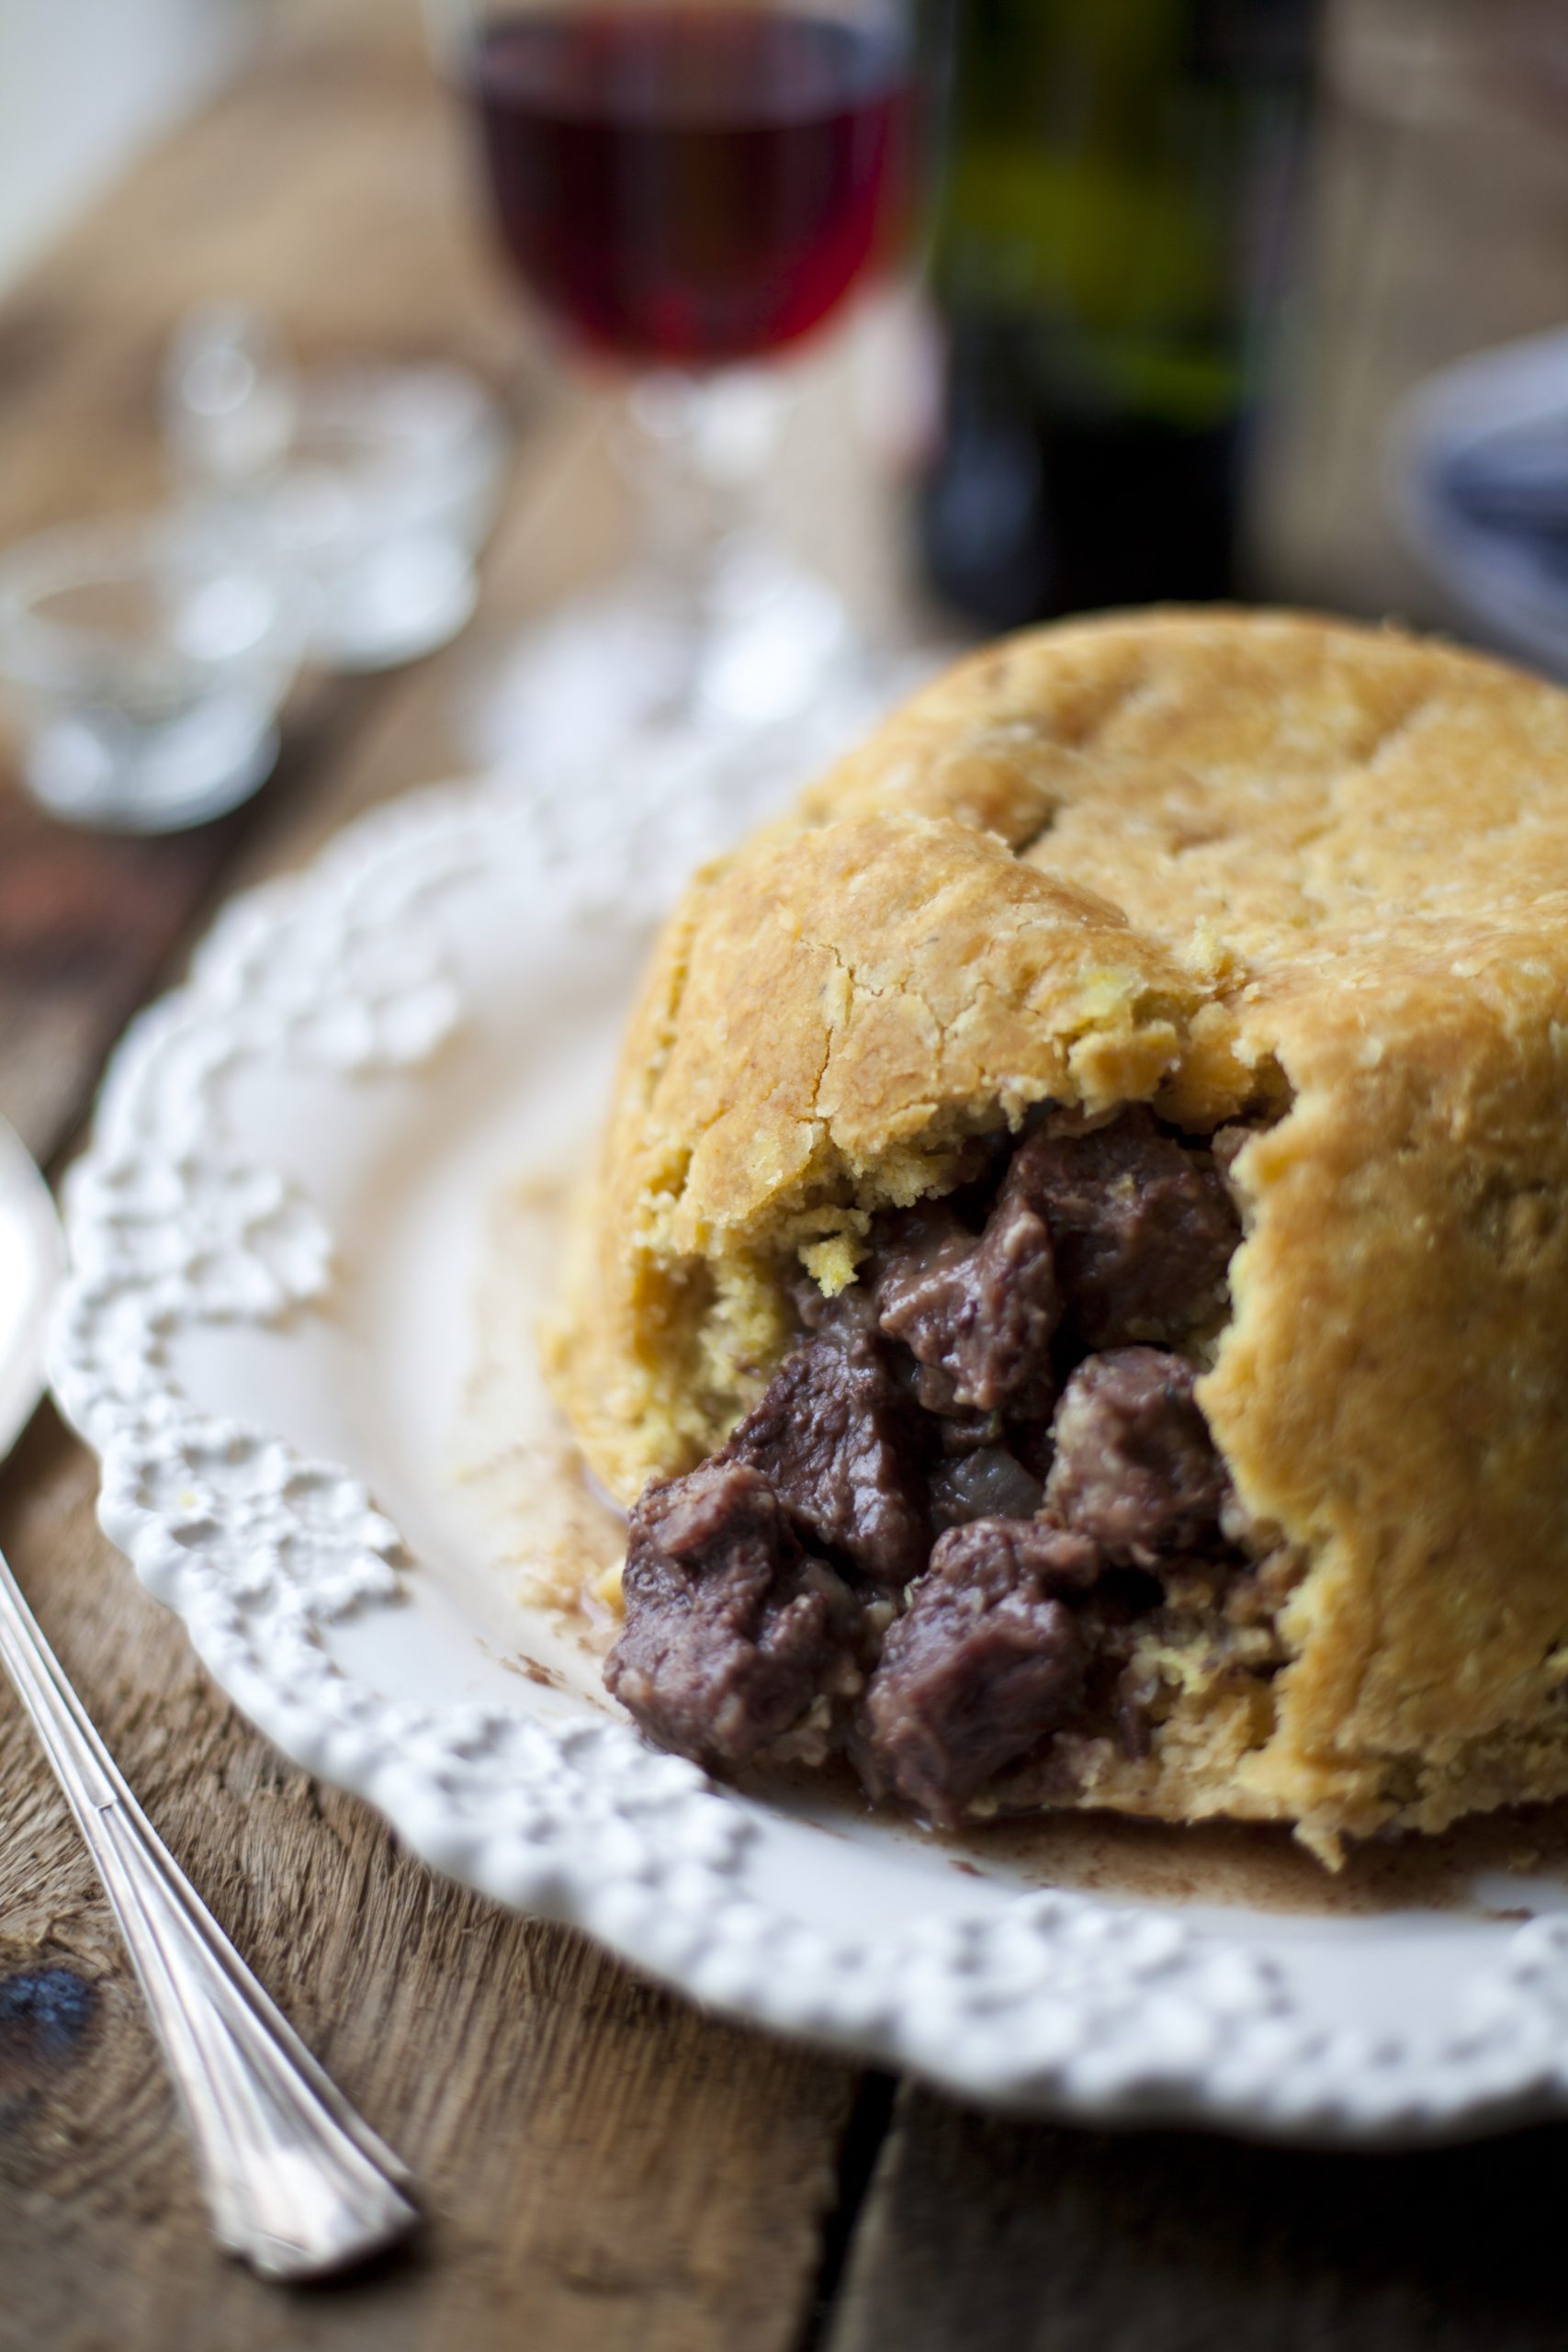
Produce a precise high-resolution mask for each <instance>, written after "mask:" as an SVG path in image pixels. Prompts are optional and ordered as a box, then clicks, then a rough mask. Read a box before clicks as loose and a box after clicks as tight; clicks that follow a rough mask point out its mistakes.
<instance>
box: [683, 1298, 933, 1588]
mask: <svg viewBox="0 0 1568 2352" xmlns="http://www.w3.org/2000/svg"><path fill="white" fill-rule="evenodd" d="M715 1459H716V1461H719V1462H724V1461H734V1462H748V1463H750V1464H751V1465H752V1466H753V1468H755V1469H757V1470H760V1471H761V1474H762V1476H764V1477H765V1478H766V1479H767V1481H768V1484H769V1485H770V1486H771V1487H773V1491H774V1493H775V1494H776V1495H777V1496H778V1498H779V1500H780V1501H781V1502H782V1503H783V1504H784V1508H785V1510H787V1511H788V1512H789V1515H790V1518H791V1520H792V1521H794V1523H795V1528H796V1531H797V1532H799V1533H800V1534H801V1535H802V1536H803V1537H804V1538H805V1539H806V1540H807V1542H808V1543H810V1544H815V1545H817V1546H818V1547H819V1548H820V1549H822V1550H824V1551H826V1552H829V1553H831V1554H832V1555H834V1556H835V1557H836V1558H838V1559H840V1560H842V1561H844V1562H846V1563H847V1564H848V1565H849V1566H851V1567H852V1568H853V1569H854V1570H855V1572H856V1574H857V1575H860V1576H863V1577H869V1578H870V1580H871V1582H872V1583H873V1584H881V1585H901V1584H908V1581H909V1579H910V1577H917V1576H919V1572H920V1570H921V1569H922V1568H923V1567H924V1566H925V1564H926V1555H927V1552H928V1550H929V1549H930V1544H931V1536H930V1532H929V1529H928V1527H927V1523H926V1512H925V1480H924V1476H923V1475H922V1469H921V1459H920V1442H919V1423H918V1419H917V1416H916V1414H915V1411H914V1408H912V1406H911V1405H910V1403H909V1401H908V1397H906V1396H905V1395H904V1394H903V1392H902V1391H901V1389H900V1388H899V1385H898V1383H897V1379H896V1378H895V1376H894V1374H893V1371H892V1367H891V1364H890V1363H889V1361H888V1352H887V1350H886V1348H885V1346H884V1345H883V1343H882V1341H881V1340H878V1339H877V1338H876V1337H875V1335H874V1333H870V1332H865V1331H856V1330H853V1329H849V1330H846V1331H845V1332H844V1333H843V1334H842V1335H841V1336H837V1337H826V1336H824V1337H822V1338H819V1339H815V1340H807V1343H806V1345H805V1346H804V1347H800V1348H797V1349H796V1350H795V1353H794V1354H793V1355H791V1356H786V1357H785V1359H784V1363H782V1364H781V1365H780V1366H779V1369H778V1371H777V1372H776V1373H775V1374H773V1379H772V1381H771V1382H770V1383H769V1385H768V1387H767V1389H766V1391H765V1393H764V1395H763V1396H762V1398H761V1402H760V1403H759V1404H757V1405H756V1406H754V1407H753V1408H752V1409H751V1411H750V1413H748V1414H747V1416H746V1419H744V1420H743V1421H742V1422H741V1424H740V1426H739V1429H738V1430H736V1432H735V1434H734V1436H733V1437H732V1438H731V1439H730V1441H729V1443H728V1445H727V1446H726V1447H725V1448H724V1450H723V1452H722V1453H719V1454H717V1455H716V1456H715Z"/></svg>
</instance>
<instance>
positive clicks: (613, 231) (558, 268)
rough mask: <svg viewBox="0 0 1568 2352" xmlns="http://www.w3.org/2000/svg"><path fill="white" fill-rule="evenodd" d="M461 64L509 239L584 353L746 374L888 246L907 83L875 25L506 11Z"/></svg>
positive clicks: (881, 21) (812, 18) (867, 16)
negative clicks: (884, 234) (741, 365)
mask: <svg viewBox="0 0 1568 2352" xmlns="http://www.w3.org/2000/svg"><path fill="white" fill-rule="evenodd" d="M469 70H470V74H471V79H472V86H473V88H474V91H475V94H476V99H477V104H478V107H479V115H480V119H481V122H482V125H483V138H484V151H485V154H486V158H487V161H488V164H489V172H490V183H491V195H492V198H493V204H494V210H495V216H496V221H497V225H498V228H499V232H500V235H501V240H502V245H503V247H504V249H505V251H506V253H507V254H508V255H509V256H510V258H511V260H512V261H513V265H514V266H515V267H516V269H517V271H518V273H519V275H520V276H521V277H522V278H523V280H524V282H525V284H526V285H527V286H528V287H529V288H531V289H532V291H533V294H534V296H535V298H536V300H537V301H538V302H539V304H540V305H541V306H542V308H543V309H544V310H545V311H546V312H547V315H548V316H549V318H550V319H551V320H552V321H553V322H554V323H555V324H556V326H557V327H558V328H559V329H560V330H561V331H562V332H563V333H564V334H566V335H567V336H568V337H569V338H570V341H571V342H572V343H573V344H574V345H577V346H578V347H579V348H581V349H585V350H587V351H588V352H591V353H593V354H596V355H600V356H610V357H613V358H615V359H617V360H620V361H622V362H625V363H627V364H629V365H632V366H634V367H676V368H693V369H706V368H718V367H725V366H729V365H733V364H735V363H737V362H739V361H742V360H748V359H754V358H756V357H758V356H761V355H762V354H764V353H768V352H773V351H776V350H778V349H780V348H781V347H783V346H784V345H786V344H791V343H794V342H796V341H797V340H798V339H799V338H800V337H801V336H803V335H805V334H809V333H810V332H811V331H812V329H814V328H815V327H818V326H819V325H820V324H821V323H822V322H824V321H825V320H826V319H828V318H829V316H830V315H831V314H832V313H833V312H834V311H836V310H837V309H838V307H839V305H840V302H841V301H842V300H843V299H844V297H845V296H846V295H847V294H848V293H849V292H850V291H851V289H852V288H853V287H854V286H855V285H856V284H857V282H858V281H859V280H860V278H861V277H862V275H863V272H864V271H865V270H866V268H867V266H869V265H870V264H871V262H872V261H873V259H874V256H875V255H876V254H877V253H878V252H879V250H880V245H881V238H880V232H881V230H882V228H883V224H884V219H885V215H886V211H887V209H889V198H890V194H891V191H892V187H893V183H894V180H895V177H896V174H897V162H898V157H899V154H900V151H901V147H902V143H903V142H902V138H901V131H902V127H903V126H902V116H903V114H904V111H905V108H906V105H907V99H908V58H907V54H906V51H905V48H904V45H903V43H902V41H901V40H900V38H899V34H898V29H897V20H896V18H894V17H889V16H888V15H887V13H886V11H885V10H880V9H879V10H874V11H869V12H867V11H862V12H851V13H848V14H841V15H829V14H823V13H819V12H815V11H814V12H812V13H807V12H805V11H803V10H799V9H796V8H794V7H787V8H786V7H765V6H737V5H734V4H733V0H729V5H703V6H698V5H694V4H692V0H689V5H687V6H669V5H667V0H661V5H659V6H643V7H635V8H634V7H627V6H620V7H606V6H603V5H601V0H595V5H592V6H579V7H575V8H571V7H564V6H559V5H556V6H548V7H536V8H534V9H532V10H528V11H524V12H521V13H519V12H517V11H516V10H512V11H509V12H507V13H504V14H502V15H499V16H498V17H496V18H495V19H494V20H493V21H492V22H491V23H489V24H488V25H487V27H486V28H485V29H483V30H482V32H481V34H480V37H479V43H478V46H477V49H476V50H475V51H474V54H473V57H472V61H471V64H470V69H469Z"/></svg>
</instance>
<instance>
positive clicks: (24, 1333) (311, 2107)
mask: <svg viewBox="0 0 1568 2352" xmlns="http://www.w3.org/2000/svg"><path fill="white" fill-rule="evenodd" d="M63 1263H64V1251H63V1245H62V1240H61V1235H60V1227H59V1222H58V1220H57V1218H56V1216H55V1214H54V1204H53V1203H52V1201H51V1198H50V1196H49V1193H48V1191H47V1189H46V1187H45V1185H44V1182H43V1180H42V1178H41V1177H40V1176H39V1172H38V1170H37V1169H36V1168H35V1167H34V1166H33V1163H32V1161H31V1159H29V1158H28V1154H27V1152H26V1151H25V1150H24V1149H23V1147H22V1145H21V1143H20V1142H19V1141H18V1139H17V1136H15V1135H14V1134H13V1132H12V1130H11V1129H10V1128H9V1127H8V1126H7V1125H6V1123H5V1121H4V1120H0V1462H4V1460H5V1458H6V1455H7V1453H9V1452H10V1450H11V1448H12V1446H13V1445H14V1444H15V1442H16V1441H17V1437H18V1436H19V1435H20V1433H21V1431H22V1430H23V1428H24V1427H25V1426H26V1424H27V1422H28V1419H29V1418H30V1417H31V1414H32V1410H33V1408H34V1406H35V1405H36V1404H37V1402H38V1399H39V1394H40V1393H41V1388H42V1369H41V1367H42V1333H43V1326H44V1321H45V1318H46V1315H47V1310H48V1306H49V1301H50V1298H51V1295H52V1293H53V1290H54V1287H55V1284H56V1283H57V1282H58V1280H59V1278H60V1274H61V1272H62V1268H63ZM0 1665H4V1667H5V1668H6V1672H7V1674H8V1675H9V1676H10V1678H11V1680H12V1682H13V1683H14V1684H15V1685H16V1689H17V1696H18V1697H19V1699H20V1700H21V1702H22V1705H23V1706H24V1707H25V1708H26V1710H27V1713H28V1716H29V1717H30V1719H31V1721H32V1724H33V1727H34V1729H35V1730H36V1731H37V1733H38V1736H39V1740H40V1741H41V1743H42V1746H43V1749H44V1753H45V1754H46V1756H47V1757H48V1758H49V1760H50V1763H51V1766H52V1767H53V1769H54V1772H55V1775H56V1777H57V1778H58V1780H59V1781H60V1785H61V1787H62V1789H63V1790H64V1792H65V1794H66V1796H67V1798H68V1799H69V1801H70V1804H71V1809H72V1811H73V1813H74V1815H75V1816H76V1820H77V1824H78V1826H79V1827H80V1829H81V1832H82V1835H83V1838H85V1841H86V1845H87V1850H88V1852H89V1853H90V1854H91V1855H92V1858H93V1860H94V1862H95V1864H96V1868H97V1871H98V1875H99V1877H100V1878H101V1879H102V1880H103V1883H104V1891H105V1893H106V1894H107V1896H108V1899H109V1902H110V1904H111V1905H112V1906H113V1909H114V1914H115V1917H116V1918H117V1919H118V1923H119V1929H120V1933H121V1935H122V1936H123V1937H124V1939H125V1943H126V1949H127V1951H129V1952H130V1958H131V1962H132V1964H133V1966H134V1967H135V1970H136V1973H137V1976H138V1978H139V1979H140V1981H141V1989H142V1992H143V1994H144V1995H145V1996H146V2000H147V2007H148V2010H149V2012H150V2014H151V2016H152V2024H153V2027H154V2030H156V2032H157V2035H158V2039H159V2041H160V2042H161V2043H162V2045H163V2050H164V2058H165V2060H166V2061H167V2064H168V2068H169V2072H170V2075H172V2076H173V2079H174V2084H175V2091H176V2093H177V2094H178V2097H179V2101H180V2105H181V2108H182V2110H183V2112H184V2115H185V2120H186V2128H187V2130H188V2131H189V2133H190V2137H191V2141H192V2143H193V2145H194V2149H195V2153H196V2158H197V2169H198V2171H199V2174H200V2177H201V2182H202V2187H203V2189H204V2191H205V2193H206V2197H207V2202H208V2206H209V2211H210V2212H211V2215H212V2222H213V2227H214V2229H215V2230H216V2232H217V2234H218V2237H219V2239H220V2242H221V2244H222V2245H225V2246H226V2247H227V2248H228V2249H229V2251H230V2252H231V2254H237V2255H240V2256H243V2258H244V2260H246V2261H247V2262H249V2263H250V2264H251V2265H252V2266H253V2267H254V2268H255V2269H256V2270H258V2271H260V2272H261V2274H262V2275H263V2277H265V2278H278V2279H284V2278H290V2279H304V2278H323V2277H325V2276H327V2275H328V2274H329V2273H331V2272H333V2271H337V2270H342V2269H344V2268H346V2267H349V2266H350V2265H351V2264H354V2263H357V2262H362V2261H364V2260H365V2259H366V2258H367V2256H370V2255H373V2254H376V2253H378V2252H380V2251H381V2249H382V2248H384V2247H386V2246H389V2245H395V2244H396V2243H397V2242H398V2241H399V2239H400V2238H402V2237H404V2236H406V2235H407V2233H408V2232H409V2231H410V2230H411V2229H412V2228H413V2226H414V2224H415V2223H416V2222H417V2221H418V2219H419V2211H418V2208H417V2206H416V2205H415V2204H414V2203H413V2201H412V2196H411V2195H410V2194H409V2193H408V2192H409V2191H410V2189H411V2188H412V2182H411V2180H410V2177H409V2175H408V2173H407V2171H406V2170H405V2168H404V2166H403V2165H401V2164H400V2163H399V2161H398V2159H397V2157H396V2156H394V2155H393V2154H392V2153H391V2151H390V2150H389V2148H386V2147H384V2146H383V2145H382V2143H381V2142H380V2141H379V2140H378V2138H377V2137H376V2134H375V2133H374V2132H373V2131H371V2130H370V2128H369V2126H368V2125H367V2124H366V2123H365V2122H363V2121H362V2120H361V2119H360V2118H359V2117H358V2116H357V2115H356V2114H355V2111H354V2109H352V2108H351V2107H350V2106H349V2104H348V2102H347V2100H346V2099H345V2098H343V2096H342V2094H341V2093H340V2092H339V2091H338V2090H336V2089H335V2088H334V2086H333V2084H332V2083H331V2082H330V2081H329V2080H328V2079H327V2076H326V2075H324V2074H323V2073H322V2071H321V2067H320V2066H318V2065H317V2064H316V2062H315V2060H314V2059H313V2058H312V2057H311V2055H310V2052H309V2051H308V2050H307V2049H306V2048H305V2045H304V2043H303V2042H302V2041H300V2040H299V2035H298V2034H297V2033H296V2032H295V2031H294V2030H293V2028H292V2027H291V2026H290V2025H288V2022H287V2020H286V2019H285V2018H283V2017H282V2016H281V2015H280V2014H279V2012H278V2010H277V2009H276V2007H274V2006H273V2004H272V2002H271V2001H270V2000H269V1999H268V1998H267V1996H266V1995H265V1993H264V1992H263V1991H262V1989H261V1986H260V1985H258V1984H257V1983H256V1981H255V1979H254V1976H253V1975H252V1974H251V1973H250V1971H249V1970H248V1969H247V1968H246V1966H245V1965H244V1962H243V1961H242V1960H241V1958H240V1956H239V1954H238V1953H237V1952H236V1951H235V1950H234V1948H233V1946H232V1945H231V1943H230V1941H229V1939H228V1938H227V1937H226V1936H225V1935H224V1934H223V1933H222V1931H221V1929H220V1928H219V1926H218V1924H217V1922H216V1921H215V1920H214V1919H213V1918H212V1917H211V1916H210V1915H209V1912H208V1911H207V1910H206V1908H205V1907H204V1905H202V1903H201V1902H200V1901H199V1899H198V1898H197V1894H196V1893H195V1891H194V1890H193V1889H192V1887H191V1886H190V1884H189V1883H188V1882H187V1881H186V1878H185V1877H184V1876H183V1874H182V1873H181V1871H179V1869H178V1868H177V1867H176V1865H175V1861H174V1860H173V1858H172V1856H171V1855H170V1853H169V1851H168V1849H167V1848H166V1847H165V1846H164V1843H163V1840H162V1839H161V1838H159V1836H158V1834H157V1832H156V1831H155V1830H154V1829H153V1827H152V1823H151V1822H150V1821H149V1820H148V1818H147V1816H146V1815H145V1814H144V1813H143V1812H142V1810H141V1806H140V1805H139V1804H137V1802H136V1799H135V1798H134V1797H133V1796H132V1794H131V1792H130V1789H129V1788H128V1786H127V1785H126V1782H125V1781H124V1780H123V1779H122V1777H121V1775H120V1773H119V1771H118V1768H117V1767H116V1765H115V1762H114V1759H113V1758H112V1757H111V1756H110V1755H109V1752H108V1750H107V1747H105V1746H104V1743H103V1741H102V1740H101V1739H100V1738H99V1736H98V1735H97V1733H96V1731H95V1729H94V1728H93V1725H92V1724H91V1722H90V1721H89V1720H88V1717H87V1714H86V1713H85V1710H84V1708H83V1706H82V1702H81V1701H80V1700H79V1699H78V1698H77V1696H76V1694H75V1692H74V1691H73V1690H72V1688H71V1685H70V1683H69V1682H68V1681H67V1680H66V1679H65V1675H64V1672H63V1671H62V1668H61V1665H60V1662H59V1660H58V1659H57V1658H56V1657H55V1656H54V1653H53V1652H52V1650H51V1648H50V1646H49V1645H48V1643H47V1642H46V1641H45V1640H44V1637H43V1635H42V1634H41V1633H40V1631H39V1626H38V1623H37V1620H36V1619H35V1618H34V1616H33V1613H32V1611H31V1610H30V1609H29V1608H28V1604H27V1602H26V1601H25V1600H24V1599H23V1598H22V1594H21V1591H20V1589H19V1588H18V1586H17V1580H16V1577H14V1576H13V1575H12V1573H11V1571H10V1569H9V1567H8V1566H6V1561H5V1559H4V1558H3V1557H0Z"/></svg>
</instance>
